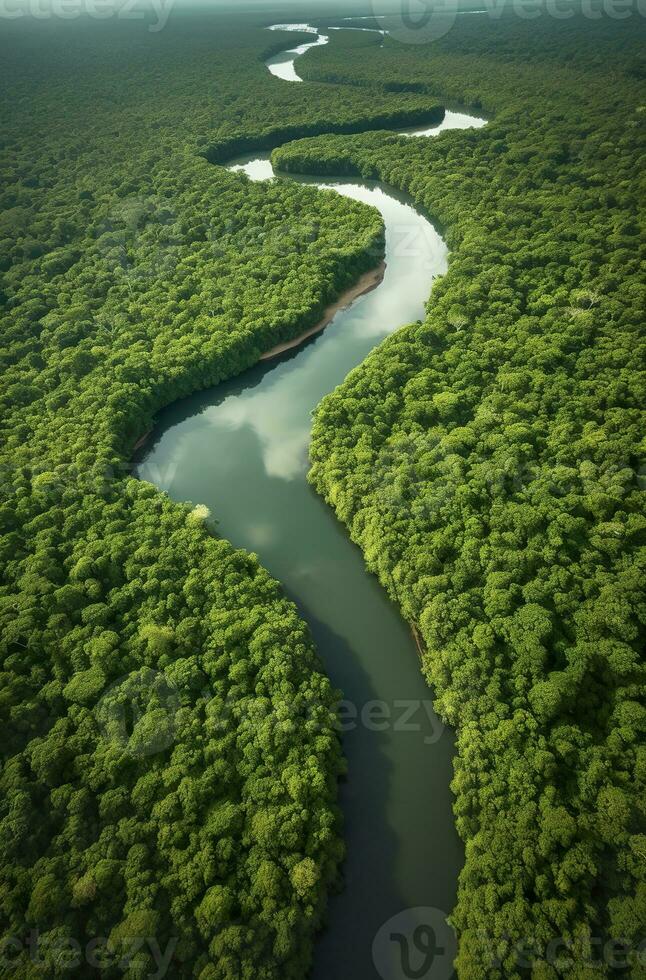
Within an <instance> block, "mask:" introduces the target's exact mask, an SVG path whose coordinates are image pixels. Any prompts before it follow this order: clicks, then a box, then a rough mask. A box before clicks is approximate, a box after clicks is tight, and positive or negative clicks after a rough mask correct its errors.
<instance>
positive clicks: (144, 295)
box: [0, 17, 436, 980]
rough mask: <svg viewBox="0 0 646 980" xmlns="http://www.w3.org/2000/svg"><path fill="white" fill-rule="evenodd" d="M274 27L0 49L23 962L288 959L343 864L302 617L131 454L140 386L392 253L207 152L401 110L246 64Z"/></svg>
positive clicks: (193, 964)
mask: <svg viewBox="0 0 646 980" xmlns="http://www.w3.org/2000/svg"><path fill="white" fill-rule="evenodd" d="M283 44H284V41H283V39H281V38H278V37H274V36H269V35H267V33H266V32H265V31H263V30H260V29H258V28H255V27H253V26H244V25H242V24H240V23H234V24H233V26H229V27H227V26H226V25H225V23H224V22H223V21H217V20H216V21H210V20H209V21H203V20H196V19H194V18H192V17H186V18H185V19H182V18H180V19H179V20H177V21H176V22H175V23H174V24H173V27H172V30H171V29H170V28H169V29H168V30H167V31H165V32H163V33H162V34H159V35H149V34H146V33H145V31H144V32H137V31H136V30H133V28H132V25H131V24H128V23H125V24H123V25H121V24H117V25H116V26H115V25H112V24H103V23H102V24H99V25H89V26H88V25H83V24H79V23H74V22H73V23H63V24H60V23H59V24H56V23H55V22H54V23H51V22H50V23H48V22H44V23H43V24H41V25H34V24H33V23H31V24H29V25H28V26H27V27H25V26H23V25H21V24H18V25H15V24H14V25H9V26H8V27H7V28H6V31H5V36H4V38H3V41H2V58H1V64H2V68H1V72H2V76H3V86H2V92H3V100H4V105H3V119H4V125H3V133H2V154H3V178H4V179H3V188H2V193H1V196H0V205H1V207H2V217H1V218H0V223H1V230H0V240H1V241H2V285H1V293H0V299H1V302H2V315H3V316H2V354H1V356H2V370H3V386H2V396H1V400H2V444H3V451H2V458H1V460H0V464H1V466H2V491H3V492H2V506H1V509H0V520H1V522H2V532H3V537H2V542H1V550H2V567H3V578H2V588H1V591H0V617H1V622H2V664H3V666H2V671H3V674H2V699H1V700H2V705H1V709H0V710H1V712H2V728H3V733H5V734H4V737H3V744H2V758H3V768H2V775H1V777H0V780H1V786H2V803H1V804H0V805H1V811H0V817H1V822H0V837H1V839H2V854H3V860H2V869H1V878H2V890H1V898H0V903H1V908H2V927H3V932H4V934H5V939H7V938H9V940H11V938H12V937H15V939H16V940H18V941H19V942H24V941H26V939H27V938H28V937H29V935H30V934H31V933H33V932H34V930H35V931H36V932H37V933H38V934H39V938H40V955H41V956H43V957H44V958H45V967H39V968H38V969H40V971H41V972H40V973H39V975H42V969H43V968H44V969H45V970H46V972H47V974H48V975H59V973H60V974H61V975H63V974H64V975H69V970H68V969H66V968H65V965H64V963H63V960H64V950H63V949H62V944H63V943H64V940H65V937H70V938H71V939H73V940H75V941H76V942H79V943H80V944H81V946H84V945H85V944H86V943H87V942H88V941H89V940H92V939H93V938H95V937H101V936H103V937H108V938H109V939H110V943H111V945H112V947H113V948H114V951H115V952H114V954H113V957H112V966H111V967H109V968H108V967H106V971H107V972H106V975H113V974H114V975H121V974H123V973H125V974H126V975H133V976H134V975H140V972H141V971H142V970H143V971H144V972H151V968H152V966H154V963H153V957H152V953H151V949H150V947H149V945H145V946H144V948H143V949H142V950H141V951H140V952H139V953H138V954H137V957H136V958H135V959H134V960H133V961H132V963H130V964H129V965H127V964H126V966H124V962H126V961H127V960H128V947H127V943H126V940H127V937H132V936H140V937H142V938H146V937H148V938H152V939H153V940H154V942H155V943H157V944H158V947H159V948H160V949H161V950H162V952H164V951H166V950H170V953H172V956H173V963H172V975H176V976H181V975H200V976H202V977H205V978H206V977H234V978H236V980H237V978H239V977H253V978H256V977H278V976H280V977H285V976H289V977H302V976H303V975H304V973H305V972H306V970H307V967H308V964H309V959H310V953H311V941H312V936H313V933H314V931H315V930H316V928H317V927H318V926H319V924H320V921H321V914H322V910H323V908H324V905H325V898H326V893H327V891H328V889H329V887H330V885H331V884H332V882H333V881H334V879H335V876H336V869H337V866H338V863H339V860H340V857H341V852H342V847H341V843H340V828H339V821H338V816H337V812H336V808H335V797H336V782H337V777H338V774H339V772H340V769H341V760H340V751H339V741H338V735H337V731H336V723H335V717H334V705H335V702H336V695H335V692H333V691H332V690H331V688H330V685H329V682H328V681H327V679H326V678H325V677H324V676H323V675H322V674H321V670H320V666H319V664H318V661H317V659H316V656H315V654H314V651H313V648H312V644H311V640H310V638H309V635H308V634H307V631H306V629H305V627H304V625H303V624H302V622H301V621H300V620H299V618H298V617H297V615H296V611H295V609H294V607H293V606H292V604H291V603H289V602H287V601H286V600H285V599H284V597H283V596H282V595H281V593H280V590H279V588H278V587H277V585H276V584H275V583H274V582H272V581H271V579H270V578H269V577H268V575H267V574H266V573H265V572H264V571H263V570H262V569H261V568H259V567H258V563H257V561H256V559H255V558H254V557H253V556H248V555H245V554H243V553H241V552H239V551H235V550H234V549H233V548H232V547H231V546H230V545H229V544H228V543H226V542H224V541H219V540H216V539H215V538H213V537H212V535H211V534H210V533H209V530H208V520H206V518H207V515H206V514H205V513H204V509H203V508H200V507H199V506H198V507H197V508H193V507H191V506H189V505H186V506H177V505H175V504H172V503H171V502H170V501H169V500H168V499H167V498H165V497H164V496H163V495H161V494H160V493H158V492H157V491H156V490H155V489H153V488H152V487H151V486H150V485H148V484H144V483H141V482H139V481H137V480H135V479H132V478H130V477H129V475H128V473H129V467H128V464H127V459H128V455H129V453H130V451H131V449H132V447H133V445H134V443H135V441H136V440H137V439H138V438H139V437H140V436H141V435H142V434H143V433H145V432H146V430H147V429H149V428H150V426H151V423H152V418H153V414H154V412H155V411H156V410H157V409H158V408H159V407H161V406H162V405H164V404H167V403H168V402H170V401H172V400H174V399H176V398H179V397H181V396H182V395H185V394H187V393H189V392H191V391H194V390H195V389H198V388H202V387H205V386H208V385H213V384H215V383H217V382H218V381H219V380H220V379H222V378H223V377H227V376H230V375H232V374H235V373H238V372H239V371H241V370H243V369H244V368H246V367H248V366H249V365H250V364H252V363H254V362H255V361H256V360H257V358H258V356H259V354H261V353H262V352H263V351H265V350H267V349H268V348H270V347H272V346H273V345H274V344H276V343H277V342H280V341H282V340H285V339H286V338H288V337H291V336H293V335H294V334H296V333H299V332H300V331H301V330H302V329H303V328H304V327H306V326H307V325H308V323H314V322H316V320H318V318H319V317H320V313H321V310H322V308H323V307H324V306H325V305H326V304H327V303H328V302H329V301H330V300H331V299H333V298H335V297H336V295H337V294H338V293H339V292H340V291H341V290H342V289H343V288H345V287H346V286H347V285H349V284H350V283H351V282H353V281H354V280H355V279H356V278H357V277H358V275H359V274H360V273H361V272H363V271H365V269H367V268H368V267H372V266H374V265H375V263H376V261H377V260H378V258H379V257H380V255H381V254H382V253H383V241H382V235H383V229H382V225H381V219H380V217H379V215H378V214H377V213H376V212H375V211H373V210H371V209H370V208H367V207H365V206H363V205H360V204H357V203H355V202H352V201H350V200H348V199H344V198H340V197H339V196H337V195H335V194H332V193H328V194H319V193H317V192H316V191H315V190H313V189H310V188H300V187H296V186H293V185H290V184H287V183H274V184H272V185H270V186H267V187H261V186H259V185H254V184H252V183H251V182H250V181H248V179H247V178H246V177H244V176H242V175H233V174H230V173H227V172H226V171H224V170H222V169H220V168H215V167H213V166H212V165H211V164H210V163H208V162H207V160H206V159H205V158H204V157H205V156H206V155H207V153H208V152H209V149H210V148H212V147H214V146H219V147H220V148H223V147H224V148H225V150H226V151H227V152H232V151H233V149H234V148H236V146H237V145H238V143H239V142H240V141H242V142H244V140H247V141H249V140H251V139H252V138H253V139H262V138H263V133H264V131H265V127H266V129H267V132H270V133H275V132H276V131H277V130H279V129H280V126H284V120H285V119H288V120H290V125H295V126H298V125H300V126H301V130H300V131H301V132H303V131H304V132H316V131H320V130H324V129H329V128H333V127H334V126H335V125H338V124H339V121H341V123H342V124H343V125H344V126H348V125H350V126H353V127H354V128H357V127H360V126H361V125H374V122H375V120H377V121H379V122H380V123H383V121H384V119H388V118H393V117H394V116H393V114H394V113H395V112H396V111H397V112H400V113H401V112H402V111H403V117H402V118H403V119H406V118H408V117H407V115H406V112H407V108H406V106H405V105H404V106H403V107H402V105H401V102H400V101H399V100H396V99H395V98H393V96H392V95H384V94H383V93H381V92H380V91H377V92H373V93H369V94H367V95H366V94H363V93H362V94H357V93H356V91H355V90H353V89H348V90H345V89H341V88H339V89H331V88H330V87H329V86H320V87H317V86H302V87H301V88H302V91H301V94H300V95H299V96H296V94H295V93H294V87H293V86H290V85H287V84H285V83H281V82H279V81H278V80H277V79H274V78H272V76H270V75H269V74H268V72H267V71H266V69H265V68H264V66H263V64H262V55H263V54H264V53H266V51H268V50H270V49H271V48H272V45H273V46H274V47H275V46H277V45H278V46H280V45H283ZM435 105H436V102H435V101H433V100H431V99H429V98H428V97H427V96H424V97H419V96H416V101H411V103H410V114H409V115H410V118H417V116H418V115H419V112H420V107H426V108H425V112H426V113H427V114H432V110H433V106H435ZM364 117H365V119H364ZM317 120H318V122H317ZM362 120H364V121H363V122H362ZM313 125H314V128H313V129H312V128H311V127H312V126H313ZM308 127H310V128H308ZM223 152H224V151H223ZM205 522H206V523H205ZM169 943H170V946H169ZM5 948H8V949H9V950H10V952H13V953H15V947H14V946H13V945H10V946H9V947H4V946H3V950H4V949H5ZM16 955H18V954H17V953H16ZM115 956H117V958H118V957H119V956H120V957H121V958H122V962H121V966H119V965H118V964H117V963H116V962H115ZM124 957H125V960H124ZM28 959H29V953H28V952H27V951H24V952H23V954H22V962H23V968H24V969H25V970H27V971H28V970H29V965H28ZM77 972H78V973H79V974H80V975H86V973H87V964H86V962H85V960H83V961H82V962H81V963H80V965H79V966H78V971H77Z"/></svg>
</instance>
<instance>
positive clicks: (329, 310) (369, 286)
mask: <svg viewBox="0 0 646 980" xmlns="http://www.w3.org/2000/svg"><path fill="white" fill-rule="evenodd" d="M385 274H386V263H385V262H384V261H382V262H380V263H379V265H378V266H377V268H376V269H370V271H369V272H364V274H363V275H362V276H361V277H360V278H359V279H358V280H357V282H356V283H355V284H354V286H351V287H350V289H346V291H345V292H344V293H342V294H341V296H339V298H338V299H337V300H335V302H334V303H330V305H329V306H328V307H326V309H325V312H324V314H323V317H322V318H321V319H320V320H319V322H318V323H316V324H315V325H314V326H313V327H310V328H309V330H304V331H303V333H301V334H299V335H298V337H293V338H292V340H286V341H285V342H284V343H283V344H276V346H275V347H272V348H271V350H268V351H266V352H265V353H264V354H261V355H260V357H259V358H258V360H260V361H269V360H271V359H272V357H278V356H279V355H280V354H284V353H285V351H287V350H292V348H293V347H299V346H300V345H301V344H302V343H303V342H304V341H305V340H308V339H309V338H310V337H313V336H314V335H315V334H317V333H320V332H321V330H325V328H326V327H327V326H328V325H329V324H330V323H331V322H332V320H333V319H334V317H335V316H336V315H337V313H339V312H340V311H341V310H346V309H347V308H348V307H349V306H351V305H352V303H354V301H355V299H358V298H359V297H360V296H365V294H366V293H370V292H372V290H373V289H376V288H377V286H378V285H379V284H380V283H381V282H383V278H384V276H385Z"/></svg>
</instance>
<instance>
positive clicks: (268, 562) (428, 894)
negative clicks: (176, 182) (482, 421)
mask: <svg viewBox="0 0 646 980" xmlns="http://www.w3.org/2000/svg"><path fill="white" fill-rule="evenodd" d="M277 26H278V25H277ZM279 26H280V28H281V29H283V30H286V29H292V30H293V29H297V28H298V29H301V30H302V27H303V25H279ZM309 32H310V33H312V34H313V35H315V39H314V40H313V41H312V44H311V45H309V44H308V45H300V46H299V47H296V48H294V49H292V50H291V51H290V52H289V53H283V54H281V55H276V56H274V57H272V58H271V59H269V61H268V63H267V65H268V68H269V69H270V71H272V73H273V74H275V75H278V76H279V77H281V78H283V79H286V80H291V81H298V80H299V79H298V76H297V75H296V72H295V71H294V61H295V59H296V58H297V57H298V56H299V55H300V54H301V53H303V51H304V50H307V49H308V48H309V47H310V46H312V45H317V44H324V43H326V41H327V38H326V37H325V35H320V34H318V32H317V31H316V30H315V29H314V28H310V30H309ZM483 124H484V120H481V119H476V118H474V117H471V116H466V115H464V114H461V113H450V112H447V115H446V118H445V120H444V122H443V123H442V124H440V125H439V126H435V127H433V128H431V129H428V128H427V129H424V128H423V127H421V128H419V129H416V130H410V131H409V133H410V135H419V136H422V135H427V136H428V135H434V134H435V133H437V132H440V131H441V130H443V129H447V128H466V127H468V126H480V125H483ZM229 169H231V170H232V171H237V172H240V171H243V172H244V173H245V174H246V175H247V176H248V177H249V178H251V179H252V180H266V179H269V178H271V177H272V176H273V173H272V167H271V163H270V160H269V157H268V155H267V154H260V155H259V154H255V155H253V156H250V157H246V158H244V159H240V160H237V161H234V162H233V163H232V164H231V165H230V168H229ZM295 179H298V178H295ZM303 182H307V183H314V184H316V186H318V187H321V188H323V187H325V188H330V187H332V188H334V190H335V191H337V192H338V193H339V194H344V195H346V196H348V197H352V198H354V199H356V200H360V201H364V202H366V203H367V204H372V205H373V206H375V207H377V208H378V209H379V211H380V212H381V214H382V216H383V220H384V223H385V228H386V263H387V264H386V272H385V276H384V279H383V281H382V283H381V284H380V285H379V286H378V287H377V288H376V289H374V290H373V291H372V292H370V293H367V294H365V295H363V296H361V297H360V298H358V299H356V300H355V301H354V302H352V304H351V305H350V306H349V307H347V308H345V309H342V310H341V311H340V312H338V313H337V314H336V316H335V317H334V319H333V320H332V322H331V323H330V325H329V326H328V327H327V328H326V330H325V331H324V332H323V333H320V334H318V335H316V336H314V337H312V338H311V339H309V340H308V341H306V342H305V343H304V344H302V345H301V346H300V347H298V348H296V349H293V350H291V351H289V352H286V353H285V354H282V355H281V356H280V357H277V358H275V359H272V360H269V361H263V362H260V363H259V364H258V365H257V366H256V367H255V368H253V369H251V370H250V371H247V372H246V373H245V374H244V375H242V376H240V377H238V378H234V379H233V380H231V381H229V382H228V383H225V384H221V385H219V386H218V387H217V388H215V389H212V390H210V391H206V392H202V393H199V394H197V395H195V396H193V397H191V398H188V399H186V400H184V401H182V402H180V403H178V404H175V405H173V406H171V407H169V408H168V409H166V410H165V411H164V412H163V413H162V414H161V415H160V417H159V419H158V425H157V427H156V429H155V430H154V433H153V435H152V437H151V440H150V441H149V443H148V444H147V446H146V449H145V451H144V455H143V457H141V462H140V464H139V467H138V473H139V475H140V476H141V477H142V478H143V479H146V480H149V481H150V482H152V483H155V484H156V485H157V486H159V487H160V488H161V489H163V490H165V491H167V492H168V493H169V495H170V496H171V497H173V498H174V499H177V500H192V501H195V502H196V503H197V502H199V503H205V504H207V506H209V507H210V508H211V509H212V511H213V512H214V513H215V514H216V515H217V517H218V521H219V524H218V531H219V532H220V533H221V534H222V535H223V536H224V537H226V538H227V539H229V540H230V541H232V542H233V543H234V544H235V545H236V546H239V547H243V548H246V549H248V550H249V551H254V552H256V553H257V554H258V555H259V557H260V560H261V561H262V563H263V565H264V566H265V567H266V568H268V569H269V570H270V572H271V573H272V574H273V575H274V576H275V577H276V578H277V579H278V580H279V581H280V582H281V583H282V584H283V586H284V588H285V589H286V591H287V593H288V594H289V595H290V597H291V598H292V599H293V600H294V602H295V603H296V604H297V606H298V608H299V610H300V612H301V614H302V616H303V617H304V618H305V619H306V620H307V622H308V623H309V625H310V627H311V630H312V633H313V636H314V640H315V642H316V645H317V647H318V650H319V654H320V656H321V657H322V659H323V662H324V664H325V668H326V670H327V672H328V674H329V676H330V677H331V679H332V682H333V683H334V684H335V685H336V686H337V687H339V688H341V690H342V691H343V692H344V697H345V699H346V704H345V708H344V713H343V718H344V725H343V727H344V730H345V734H344V748H345V752H346V755H347V758H348V763H349V776H348V779H347V782H345V783H344V784H343V785H342V787H341V793H340V801H341V805H342V808H343V811H344V816H345V838H346V842H347V848H348V856H347V861H346V864H345V889H344V891H343V892H342V893H341V894H340V895H338V896H335V897H334V898H333V899H332V900H331V902H330V906H329V927H328V929H327V930H326V931H325V932H324V933H323V934H322V935H321V936H320V937H319V940H318V942H317V946H316V949H315V956H314V968H313V976H314V977H315V978H316V980H342V978H343V980H345V978H347V980H372V978H375V977H378V976H382V977H387V978H391V977H392V978H396V977H400V976H401V977H403V976H404V975H405V974H404V973H403V972H401V966H398V965H397V963H396V962H395V961H393V962H392V963H384V962H383V961H381V960H379V955H377V959H376V960H375V958H374V957H373V950H372V947H373V940H374V937H375V935H376V934H377V933H378V931H379V929H380V927H381V926H382V925H383V924H384V923H385V922H386V921H387V920H389V919H390V918H391V917H392V916H393V915H395V914H396V913H399V912H400V911H401V910H402V909H407V908H415V907H419V906H425V907H432V908H435V909H438V910H440V912H439V913H438V915H439V914H440V913H441V914H442V915H445V914H448V912H449V911H450V910H451V908H452V907H453V905H454V903H455V892H456V882H457V876H458V871H459V868H460V866H461V864H462V849H461V845H460V842H459V840H458V838H457V835H456V832H455V827H454V820H453V816H452V812H451V793H450V790H449V783H450V780H451V777H452V757H453V753H454V742H453V738H452V735H451V733H450V732H449V731H443V729H442V725H441V723H440V721H439V719H438V718H437V716H436V715H435V713H434V712H433V709H432V701H431V694H430V691H429V688H428V687H427V685H426V683H425V681H424V679H423V677H422V674H421V672H420V668H419V660H418V654H417V650H416V646H415V642H414V640H413V637H412V636H411V632H410V629H409V628H408V626H407V624H406V623H405V622H404V621H403V620H402V619H401V617H400V615H399V613H398V610H397V609H396V608H395V606H394V605H393V604H391V602H390V601H389V599H388V598H387V596H386V595H385V593H384V592H383V590H382V589H381V587H380V585H379V583H378V582H377V580H376V579H375V578H374V577H373V576H372V575H370V574H369V573H368V572H367V571H366V569H365V566H364V563H363V559H362V556H361V553H360V551H359V550H358V548H356V547H355V546H354V545H353V544H352V542H351V541H350V540H349V538H348V536H347V533H346V531H345V529H344V528H343V527H342V526H341V525H340V524H339V523H338V522H337V521H336V519H335V517H334V514H333V513H332V511H331V510H330V509H329V508H328V507H327V506H326V505H325V504H324V503H323V501H322V500H321V499H320V498H319V497H318V496H316V494H315V493H314V492H313V490H312V489H311V488H310V487H309V485H308V483H307V481H306V473H307V469H308V443H309V436H310V426H311V413H312V411H313V410H314V408H315V407H316V405H317V404H318V403H319V401H320V400H321V398H322V397H323V396H324V395H325V394H326V393H327V392H329V391H330V390H331V389H333V388H334V387H335V386H336V385H338V384H339V383H340V382H341V381H343V379H344V378H345V377H346V375H347V374H348V372H349V371H350V370H351V369H352V368H353V367H354V366H355V365H357V364H359V363H361V361H363V360H364V358H365V357H366V355H367V354H368V353H369V352H370V351H371V350H372V349H373V348H374V347H375V345H377V344H378V343H379V342H380V341H381V340H382V339H383V338H384V337H386V336H387V334H389V333H391V332H392V331H393V330H395V329H397V328H398V327H399V326H401V325H402V324H405V323H408V322H410V321H412V320H415V319H417V318H420V317H422V316H423V315H424V307H425V303H426V300H427V299H428V295H429V292H430V290H431V286H432V283H433V279H434V277H435V276H437V275H439V274H441V273H443V272H444V271H445V270H446V264H447V249H446V246H445V244H444V242H443V240H442V238H441V237H440V235H439V234H438V233H437V231H436V230H435V229H434V228H433V226H432V225H431V224H430V223H429V221H428V220H427V219H426V218H425V217H424V216H423V215H422V214H420V213H419V212H418V211H417V210H416V209H415V208H414V207H413V206H412V205H411V203H410V201H409V200H408V199H407V198H405V197H403V196H401V195H399V194H397V193H396V192H395V191H394V190H393V189H392V188H388V187H386V186H384V185H382V184H380V183H377V182H369V183H362V182H356V181H352V182H348V181H347V179H344V180H332V179H326V180H325V182H324V183H322V182H320V181H316V180H307V179H305V178H303ZM389 955H390V954H389ZM398 970H399V972H397V971H398ZM449 972H450V970H449V971H448V972H442V976H443V977H447V976H448V975H449ZM409 975H410V974H409Z"/></svg>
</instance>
